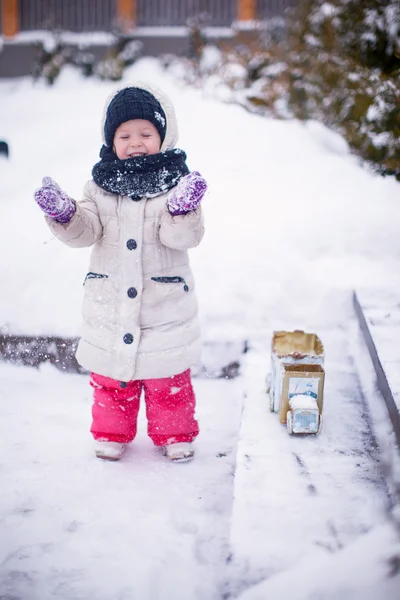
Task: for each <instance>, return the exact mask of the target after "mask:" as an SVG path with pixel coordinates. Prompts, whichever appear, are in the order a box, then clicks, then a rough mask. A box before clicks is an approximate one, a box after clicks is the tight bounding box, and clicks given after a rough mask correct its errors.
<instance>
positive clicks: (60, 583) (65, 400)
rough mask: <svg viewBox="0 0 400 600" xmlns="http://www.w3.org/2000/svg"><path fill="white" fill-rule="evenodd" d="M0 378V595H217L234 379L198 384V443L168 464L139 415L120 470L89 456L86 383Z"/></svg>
mask: <svg viewBox="0 0 400 600" xmlns="http://www.w3.org/2000/svg"><path fill="white" fill-rule="evenodd" d="M0 376H1V380H2V387H1V390H0V474H1V482H2V483H1V489H2V492H1V504H0V598H18V600H28V599H29V600H50V599H51V598H58V599H60V600H70V599H71V600H72V599H73V600H77V599H89V598H95V599H96V600H110V599H111V598H113V599H115V600H117V599H118V600H132V598H140V599H141V600H169V599H172V598H174V600H188V599H189V598H190V599H193V600H197V599H198V600H200V599H203V600H204V599H206V598H207V600H213V599H217V598H220V595H219V591H218V588H219V586H220V585H221V582H220V578H221V574H222V571H223V565H224V562H225V560H226V558H227V554H228V552H229V549H228V546H227V542H228V538H229V526H230V521H229V519H230V513H231V506H232V487H233V472H234V464H235V450H236V442H237V432H238V429H239V417H240V410H241V403H242V397H243V391H242V381H241V380H240V379H237V380H236V381H235V382H232V381H223V380H220V381H213V382H205V381H202V380H196V381H195V389H196V393H197V395H198V397H199V410H198V417H199V421H200V425H201V427H202V444H201V446H199V447H198V455H197V457H196V460H195V461H194V462H193V463H191V464H190V465H189V464H185V465H172V464H168V463H166V459H165V458H164V457H162V456H160V454H159V453H158V451H157V450H156V449H155V448H153V446H152V444H151V442H150V441H149V440H148V439H147V436H146V431H145V422H144V421H145V419H144V417H143V413H144V411H143V410H141V414H142V418H141V419H140V424H141V427H140V429H139V434H138V437H137V439H136V441H135V443H134V444H132V446H131V448H130V449H129V452H128V453H127V454H126V455H125V457H124V460H123V461H121V462H120V463H105V462H103V461H99V460H96V459H95V458H94V456H93V452H92V447H91V440H90V438H89V436H88V433H87V429H88V424H89V422H90V405H91V394H90V391H91V389H90V388H89V385H88V382H87V378H86V377H84V376H72V375H69V376H68V375H63V374H61V373H58V372H57V371H55V370H54V369H52V368H51V367H49V368H45V369H43V371H42V372H40V373H39V372H36V371H34V370H29V369H25V368H22V369H21V368H20V369H18V368H13V367H8V366H1V367H0ZM142 409H143V406H142Z"/></svg>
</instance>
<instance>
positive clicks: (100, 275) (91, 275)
mask: <svg viewBox="0 0 400 600" xmlns="http://www.w3.org/2000/svg"><path fill="white" fill-rule="evenodd" d="M107 277H108V275H105V274H104V273H93V271H89V273H86V277H85V279H84V280H83V285H85V283H86V281H87V280H88V279H107Z"/></svg>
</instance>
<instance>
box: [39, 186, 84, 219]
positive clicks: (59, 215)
mask: <svg viewBox="0 0 400 600" xmlns="http://www.w3.org/2000/svg"><path fill="white" fill-rule="evenodd" d="M34 198H35V200H36V202H37V203H38V205H39V206H40V208H41V209H42V211H43V212H44V213H46V215H47V216H49V217H51V218H52V219H54V220H55V221H59V222H60V223H68V221H70V220H71V218H72V216H73V215H74V213H75V210H76V206H75V202H74V201H73V200H71V198H70V197H69V196H68V195H67V194H66V193H65V192H63V191H62V190H61V188H60V186H59V185H58V183H56V182H55V181H53V179H52V178H51V177H43V180H42V187H40V188H39V189H38V190H36V192H35V194H34Z"/></svg>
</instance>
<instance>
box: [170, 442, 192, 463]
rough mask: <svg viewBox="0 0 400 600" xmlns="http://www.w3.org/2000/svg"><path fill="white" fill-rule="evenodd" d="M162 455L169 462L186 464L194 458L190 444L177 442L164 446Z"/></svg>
mask: <svg viewBox="0 0 400 600" xmlns="http://www.w3.org/2000/svg"><path fill="white" fill-rule="evenodd" d="M164 454H165V456H166V457H167V458H168V460H170V461H171V462H188V461H189V460H192V458H193V457H194V448H193V445H192V444H191V443H190V442H177V443H176V444H168V446H164Z"/></svg>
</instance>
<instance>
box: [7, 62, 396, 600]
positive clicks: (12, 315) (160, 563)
mask: <svg viewBox="0 0 400 600" xmlns="http://www.w3.org/2000/svg"><path fill="white" fill-rule="evenodd" d="M134 80H144V81H149V82H151V83H154V84H156V85H159V86H160V87H161V88H163V89H164V90H165V92H166V93H167V94H168V95H169V96H170V97H171V99H172V100H173V102H174V104H175V106H176V110H177V114H178V123H179V128H180V141H179V146H180V147H182V148H183V149H184V150H185V151H186V152H187V155H188V164H189V167H190V168H191V169H193V170H198V171H200V173H202V174H203V175H204V176H205V178H206V179H207V181H208V183H209V192H208V194H207V196H206V198H205V200H204V212H205V221H206V236H205V238H204V240H203V242H202V244H201V245H200V246H199V247H198V248H196V249H194V250H192V251H191V262H192V267H193V270H194V273H195V277H196V285H197V292H198V296H199V304H200V309H201V319H202V325H203V337H204V344H205V347H212V342H214V341H215V340H220V341H225V342H226V344H227V347H228V348H230V347H232V345H233V346H234V345H235V344H236V345H240V343H242V342H243V341H244V340H247V341H248V347H249V352H248V353H247V354H246V355H245V358H244V360H243V364H242V369H241V375H240V376H239V377H238V378H237V379H235V380H233V381H225V380H222V379H220V380H205V379H200V378H196V379H195V391H196V395H197V398H198V417H199V420H200V427H201V435H200V436H199V439H198V441H197V442H196V452H197V456H196V458H195V460H194V461H193V462H192V463H189V464H186V465H171V464H168V463H167V462H166V460H165V458H163V457H162V456H160V455H159V454H158V453H157V452H156V450H155V449H154V448H153V447H152V445H151V443H150V441H149V440H148V439H147V437H146V432H145V428H146V423H145V417H144V414H143V413H144V411H143V408H142V411H141V417H140V419H141V421H140V428H139V435H138V438H137V440H135V442H134V443H133V444H132V447H131V448H130V449H129V450H128V451H127V453H126V454H125V456H124V458H123V460H122V461H121V462H120V463H116V464H105V463H103V462H101V461H99V460H96V459H95V458H94V457H93V449H92V440H91V438H90V435H89V433H88V425H89V421H90V403H91V388H90V387H89V385H88V381H87V377H86V376H78V375H65V374H63V373H59V372H57V371H56V370H54V369H53V368H51V367H50V366H45V367H43V368H41V369H40V370H37V371H36V370H33V369H31V370H30V369H28V368H22V367H19V368H18V367H15V366H10V365H1V366H0V376H1V380H2V386H1V389H0V396H1V399H0V445H1V450H2V451H1V452H0V472H1V479H2V484H1V491H0V524H1V533H0V596H4V597H5V598H7V597H16V598H21V599H22V598H24V599H25V598H29V599H30V600H50V598H54V597H57V598H61V599H62V600H64V599H65V600H67V599H71V600H72V599H74V600H75V599H78V598H79V599H80V600H81V599H82V600H83V599H85V600H86V599H87V598H96V600H108V599H109V598H111V597H112V598H116V599H118V600H128V599H129V600H131V598H133V597H137V598H140V599H141V600H172V598H173V599H174V600H180V599H182V600H188V599H190V600H217V599H220V598H223V597H224V598H229V597H241V598H242V600H256V598H263V599H265V598H274V599H277V598H289V597H290V598H296V599H297V600H300V599H301V598H302V599H303V598H304V600H312V598H317V597H323V598H324V599H325V598H326V599H331V598H332V599H333V598H339V597H341V598H346V600H347V599H349V600H350V599H351V600H353V599H354V600H358V598H361V597H362V598H363V600H374V599H376V598H381V597H382V598H385V600H397V598H398V595H396V594H398V589H399V585H400V580H399V574H398V573H397V575H394V576H393V577H392V578H389V577H386V573H388V572H389V571H390V568H389V567H388V564H389V562H390V559H391V558H392V559H393V557H395V556H396V555H398V553H399V551H400V550H399V545H398V538H397V537H396V536H395V534H394V529H393V527H392V526H391V524H390V521H389V520H388V518H387V511H388V494H387V489H386V487H385V483H384V481H383V477H382V471H381V466H380V464H379V454H378V452H377V449H376V446H375V444H374V441H373V440H372V439H371V430H370V427H371V424H370V422H369V418H368V415H367V413H366V410H365V407H364V404H363V394H362V391H361V388H360V383H359V381H358V376H357V374H356V370H355V365H354V362H353V357H352V355H351V353H350V348H349V339H348V337H349V331H350V329H351V327H352V326H353V325H354V322H355V318H354V312H353V307H352V300H351V298H352V290H353V288H355V287H357V288H359V289H369V288H371V287H372V288H385V287H388V288H389V289H391V290H399V289H400V245H399V236H398V232H399V228H400V203H399V190H400V187H399V183H397V182H396V181H395V180H394V179H393V178H382V177H379V176H377V175H375V174H373V173H371V172H369V171H367V170H366V169H364V168H363V167H362V165H360V162H359V160H358V159H357V158H356V157H355V156H353V155H351V154H350V152H349V149H348V146H347V144H346V143H345V142H344V141H343V139H342V138H341V137H340V136H338V135H337V134H335V133H332V132H330V131H329V130H328V129H326V128H325V127H323V126H322V125H320V124H318V123H315V122H310V123H308V124H303V123H300V122H298V121H295V120H289V121H278V120H276V121H274V120H272V119H269V118H265V117H260V116H257V115H254V114H250V113H248V112H246V111H245V110H243V109H242V108H241V107H239V106H234V105H232V104H223V103H221V102H219V101H217V100H216V99H212V98H211V97H209V95H207V94H205V93H203V92H202V91H200V90H195V89H190V88H186V87H184V86H183V85H182V84H179V83H177V82H176V81H174V80H173V79H172V76H170V75H167V74H166V73H165V72H164V71H163V70H162V68H161V66H160V65H159V64H158V62H157V61H155V60H153V59H143V60H140V61H138V62H137V63H136V64H135V65H134V66H133V67H131V68H130V69H129V70H128V71H127V73H126V77H125V78H124V81H123V82H122V83H123V84H129V83H130V82H132V81H134ZM116 87H121V86H120V85H115V83H110V82H104V81H98V80H96V79H83V78H82V77H80V76H79V74H78V73H77V72H76V71H73V70H72V68H69V67H68V68H65V70H63V72H62V74H61V76H60V78H59V80H57V82H56V84H55V85H54V86H53V87H47V86H46V85H45V84H44V83H41V82H39V83H37V84H36V85H33V84H32V81H31V80H30V79H29V78H23V79H17V80H2V81H0V101H1V106H2V110H1V115H0V124H1V127H0V137H1V138H2V139H5V140H7V141H8V143H9V144H10V159H9V160H8V161H7V160H5V159H0V182H1V183H0V186H1V194H0V197H1V202H2V219H1V221H0V240H1V242H0V244H1V248H2V252H1V253H0V272H1V274H2V276H1V279H0V297H1V322H0V328H1V331H2V332H3V333H5V332H12V333H24V334H33V335H40V334H50V333H51V334H54V335H56V334H57V335H68V336H75V335H77V333H78V331H79V322H80V306H81V300H82V292H83V286H82V283H83V280H84V277H85V275H86V273H87V270H88V269H87V266H88V256H89V250H87V249H83V250H82V249H81V250H76V249H74V250H72V249H70V248H67V247H64V246H63V245H62V244H60V243H58V242H57V240H55V239H53V238H52V236H51V234H50V233H49V230H48V228H47V226H46V224H45V222H44V219H43V217H42V215H41V213H40V210H39V209H38V207H37V206H36V205H35V204H34V202H33V200H32V195H33V191H34V189H35V188H37V187H38V186H39V185H40V183H41V179H42V177H43V176H45V175H50V176H51V177H53V178H54V179H55V180H56V181H57V182H58V183H59V184H60V186H61V187H62V188H63V189H65V190H66V191H67V192H68V193H69V194H70V195H71V196H73V197H74V198H77V199H79V198H80V196H81V193H82V188H83V185H84V183H85V182H86V180H87V179H88V178H89V177H90V172H91V168H92V166H93V164H94V163H95V162H97V160H98V152H99V149H100V146H101V127H100V122H101V118H102V114H103V104H104V101H105V99H106V97H107V96H108V95H109V94H110V93H111V92H112V91H113V90H114V89H115V88H116ZM281 329H288V330H290V329H304V330H306V331H310V332H316V333H318V334H319V335H320V337H321V339H322V341H323V343H324V347H325V366H324V368H325V371H326V382H325V400H324V428H323V432H322V434H321V435H320V436H318V437H314V436H311V437H312V440H310V439H305V438H304V437H302V438H301V439H298V438H297V439H294V436H288V435H287V433H286V430H285V428H284V426H282V425H281V424H280V423H279V418H278V416H277V415H276V414H272V413H270V412H269V407H268V398H267V394H266V393H265V379H266V376H267V373H268V370H269V359H270V356H269V351H270V341H271V335H272V332H273V331H274V330H281ZM396 341H397V340H394V341H393V342H392V344H393V348H394V345H395V344H396ZM207 345H208V346H207ZM309 437H310V436H309ZM360 556H361V557H362V565H363V567H362V568H360ZM393 560H394V559H393ZM294 582H295V583H294Z"/></svg>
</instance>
